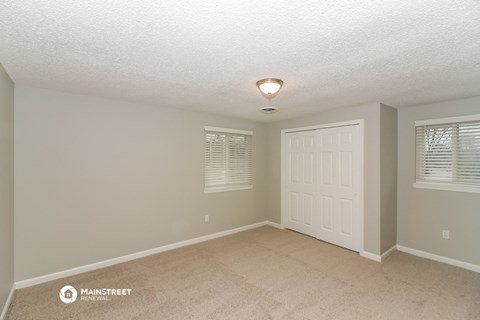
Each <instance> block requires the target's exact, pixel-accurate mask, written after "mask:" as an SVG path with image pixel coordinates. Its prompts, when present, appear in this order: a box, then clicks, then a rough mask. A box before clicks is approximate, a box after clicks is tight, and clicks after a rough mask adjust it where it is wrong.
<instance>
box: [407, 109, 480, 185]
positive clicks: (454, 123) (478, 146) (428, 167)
mask: <svg viewBox="0 0 480 320" xmlns="http://www.w3.org/2000/svg"><path fill="white" fill-rule="evenodd" d="M415 137H416V139H415V141H416V143H415V144H416V173H415V184H414V186H415V187H417V188H431V189H441V190H453V191H465V192H480V115H475V116H466V117H456V118H446V119H437V120H427V121H417V122H415Z"/></svg>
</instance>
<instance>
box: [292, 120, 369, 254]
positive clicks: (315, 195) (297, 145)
mask: <svg viewBox="0 0 480 320" xmlns="http://www.w3.org/2000/svg"><path fill="white" fill-rule="evenodd" d="M285 137H286V139H285V159H286V166H285V171H286V172H285V175H286V179H285V196H286V201H285V204H286V219H287V223H286V227H287V228H289V229H292V230H295V231H298V232H301V233H304V234H307V235H310V236H313V237H316V238H318V239H320V240H323V241H327V242H330V243H333V244H336V245H339V246H342V247H344V248H348V249H351V250H354V251H360V248H361V238H360V237H361V235H362V230H361V229H360V228H361V227H362V225H361V216H360V205H361V203H360V199H359V187H360V185H359V177H360V176H359V174H360V170H363V168H360V159H359V155H360V148H361V146H360V145H359V144H360V140H359V126H358V125H350V126H344V127H334V128H325V129H318V130H311V131H299V132H292V133H287V134H286V136H285Z"/></svg>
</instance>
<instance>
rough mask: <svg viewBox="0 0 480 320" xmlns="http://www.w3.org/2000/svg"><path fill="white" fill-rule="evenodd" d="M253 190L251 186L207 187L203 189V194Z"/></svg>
mask: <svg viewBox="0 0 480 320" xmlns="http://www.w3.org/2000/svg"><path fill="white" fill-rule="evenodd" d="M249 189H253V186H224V187H208V188H204V189H203V193H205V194H208V193H217V192H226V191H238V190H249Z"/></svg>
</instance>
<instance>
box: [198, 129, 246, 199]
mask: <svg viewBox="0 0 480 320" xmlns="http://www.w3.org/2000/svg"><path fill="white" fill-rule="evenodd" d="M251 187H252V132H251V131H245V130H235V129H226V128H215V127H205V192H207V193H208V192H216V191H227V190H240V189H247V188H251Z"/></svg>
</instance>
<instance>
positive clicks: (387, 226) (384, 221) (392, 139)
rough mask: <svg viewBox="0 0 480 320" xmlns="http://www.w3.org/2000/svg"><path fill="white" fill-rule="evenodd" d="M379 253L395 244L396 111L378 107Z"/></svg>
mask: <svg viewBox="0 0 480 320" xmlns="http://www.w3.org/2000/svg"><path fill="white" fill-rule="evenodd" d="M380 192H381V197H380V202H381V204H380V212H381V213H380V215H381V217H380V225H381V253H384V252H385V251H387V250H388V249H390V248H392V247H393V246H395V245H396V244H397V109H395V108H392V107H389V106H386V105H383V104H382V105H381V107H380Z"/></svg>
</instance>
